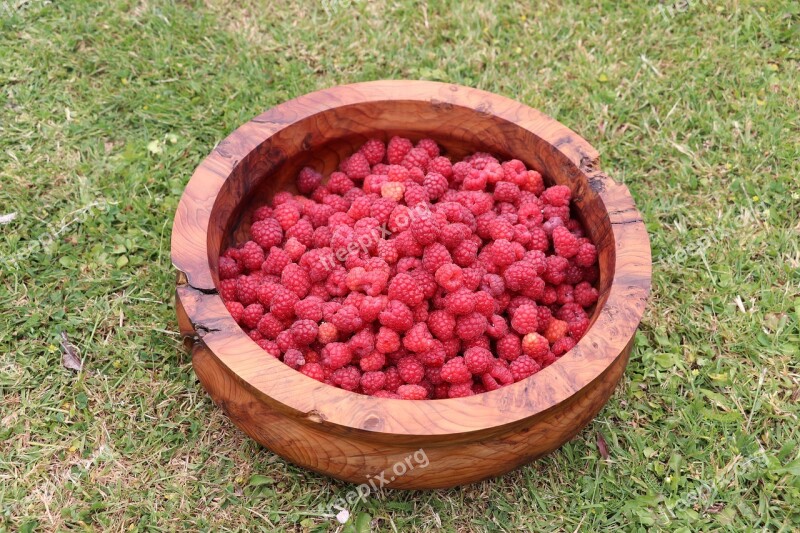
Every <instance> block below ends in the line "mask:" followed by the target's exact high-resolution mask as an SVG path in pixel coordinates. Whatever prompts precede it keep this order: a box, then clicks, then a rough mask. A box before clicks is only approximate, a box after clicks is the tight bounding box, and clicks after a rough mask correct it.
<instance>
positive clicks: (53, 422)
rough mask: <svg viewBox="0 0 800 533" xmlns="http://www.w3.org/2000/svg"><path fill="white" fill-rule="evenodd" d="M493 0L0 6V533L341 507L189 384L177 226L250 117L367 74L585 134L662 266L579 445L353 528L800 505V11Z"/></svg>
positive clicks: (735, 525) (388, 500) (730, 525)
mask: <svg viewBox="0 0 800 533" xmlns="http://www.w3.org/2000/svg"><path fill="white" fill-rule="evenodd" d="M17 3H18V2H14V1H13V0H12V1H11V2H9V4H15V5H16V4H17ZM486 4H487V3H474V4H473V3H470V4H466V3H463V4H462V3H461V2H456V1H450V2H446V3H438V2H429V3H425V2H409V1H406V0H397V1H393V2H388V3H385V2H366V1H353V2H351V3H349V2H338V3H331V2H328V5H329V6H330V11H331V15H330V17H329V16H328V15H327V14H326V12H325V10H324V9H323V7H322V6H321V5H320V4H314V3H302V4H294V3H289V2H285V3H284V2H274V3H270V5H269V7H263V6H261V3H259V2H256V1H255V0H250V1H247V2H232V1H231V2H227V3H226V2H222V1H218V0H210V1H209V2H208V3H203V2H198V1H190V0H186V1H180V2H172V1H163V0H140V1H138V2H137V1H116V0H115V1H108V2H99V1H91V2H89V1H80V2H78V1H63V2H62V1H59V2H52V3H50V2H44V1H42V0H31V1H29V2H27V3H25V4H23V5H22V6H21V7H20V8H19V9H16V10H13V14H12V13H10V11H12V10H5V9H3V7H2V4H0V215H4V214H8V213H12V212H15V213H17V218H16V219H15V220H13V221H11V222H10V223H8V224H4V225H0V276H1V277H0V305H2V313H0V530H2V531H5V530H7V531H31V530H41V531H48V530H84V529H86V530H112V531H121V530H126V531H137V530H163V531H171V530H182V529H201V530H210V531H228V530H252V531H256V530H261V531H275V530H284V529H286V530H309V529H310V530H326V529H328V528H330V529H331V530H333V529H335V528H336V527H337V526H336V523H335V521H334V522H329V521H328V520H327V519H325V518H321V517H319V516H318V514H317V507H318V506H319V505H320V504H324V503H327V502H329V501H331V500H332V499H333V498H335V497H337V496H338V495H342V494H344V493H346V492H347V491H348V490H351V489H352V488H353V487H352V486H350V485H347V484H344V483H339V482H335V481H332V480H330V479H326V478H323V477H321V476H318V475H315V474H312V473H309V472H306V471H304V470H302V469H299V468H296V467H294V466H292V465H290V464H287V463H286V462H284V461H283V460H281V459H279V458H277V457H276V456H275V455H273V454H271V453H270V452H268V451H266V450H264V449H262V448H260V447H259V446H257V445H256V444H254V443H253V442H252V441H250V440H248V439H247V438H245V437H243V436H242V434H240V433H239V432H238V431H237V430H236V429H235V427H234V426H233V425H232V424H231V423H230V422H229V421H228V420H227V419H226V418H225V417H224V416H223V415H222V414H221V413H220V411H219V410H218V409H217V408H215V407H214V406H213V404H212V403H211V401H210V400H209V399H208V397H207V396H206V394H205V393H204V392H203V391H202V390H201V388H200V387H199V385H198V383H197V381H196V379H195V378H194V376H193V373H192V371H191V365H190V362H189V358H188V356H187V355H186V353H185V352H184V350H183V347H182V345H181V342H180V339H179V338H178V335H177V334H176V330H177V325H176V322H175V318H174V312H173V308H172V292H173V289H174V272H173V270H172V267H171V264H170V259H169V237H170V227H171V220H172V216H173V213H174V211H175V208H176V205H177V202H178V199H179V197H180V194H181V191H182V190H183V187H184V186H185V184H186V182H187V180H188V178H189V176H190V174H191V172H192V170H193V169H194V167H195V166H197V164H198V163H199V162H200V161H201V159H202V158H203V157H204V155H205V154H206V153H208V152H209V151H210V150H211V149H212V147H213V146H214V145H215V143H217V142H218V141H220V140H221V139H223V138H224V137H225V136H226V135H228V134H229V133H230V132H231V131H232V130H233V129H234V128H235V127H236V126H237V125H239V124H241V123H242V122H244V121H246V120H248V119H249V118H251V117H252V116H253V115H255V114H257V113H259V112H261V111H262V110H264V109H266V108H269V107H270V106H272V105H274V104H277V103H279V102H282V101H285V100H287V99H289V98H292V97H295V96H298V95H300V94H303V93H306V92H309V91H312V90H315V89H319V88H324V87H328V86H331V85H335V84H340V83H348V82H354V81H362V80H371V79H378V78H424V79H433V80H444V81H449V82H454V83H460V84H464V85H470V86H476V87H479V88H482V89H486V90H489V91H494V92H497V93H500V94H504V95H507V96H510V97H512V98H515V99H518V100H520V101H522V102H524V103H526V104H529V105H531V106H533V107H536V108H539V109H541V110H542V111H544V112H545V113H547V114H549V115H551V116H554V117H555V118H557V119H558V120H559V121H561V122H563V123H564V124H566V125H568V126H569V127H571V128H573V129H575V130H576V131H578V132H579V133H580V134H582V135H583V136H584V137H585V138H587V139H588V140H589V141H590V142H591V143H592V144H594V145H595V146H596V147H597V148H598V150H599V151H600V152H601V154H602V163H603V167H604V168H605V169H606V170H607V171H608V173H609V174H610V175H612V176H613V177H615V178H616V179H617V180H620V181H623V182H625V184H626V185H627V186H628V187H629V188H630V190H631V192H632V194H633V196H634V198H635V199H636V201H637V205H638V207H639V208H640V210H641V211H642V214H643V216H644V219H645V221H646V222H647V227H648V229H649V231H650V236H651V240H652V247H653V267H654V278H653V296H652V299H651V301H650V304H649V307H648V310H647V313H646V316H645V318H644V321H643V323H642V326H641V330H640V333H639V334H638V336H637V338H636V346H635V350H634V352H633V354H632V358H631V362H630V365H629V367H628V370H627V372H626V374H625V377H624V379H623V381H622V383H621V385H620V387H619V388H618V390H617V391H616V393H615V394H614V396H613V398H612V399H611V401H610V402H609V404H608V405H607V406H606V408H605V409H604V410H603V411H602V412H601V413H600V414H599V415H598V417H597V418H596V419H595V421H594V422H592V423H591V424H590V425H589V426H588V427H587V428H586V429H585V430H584V431H582V432H581V433H580V434H579V435H578V436H577V437H576V438H575V439H574V440H573V441H572V442H570V443H568V444H566V445H565V446H564V447H563V448H561V449H560V450H559V451H557V452H555V453H553V454H551V455H550V456H548V457H546V458H544V459H542V460H540V461H538V462H536V463H534V464H532V465H530V466H528V467H526V468H523V469H520V470H518V471H516V472H514V473H512V474H509V475H507V476H505V477H503V478H501V479H497V480H494V481H487V482H484V483H480V484H476V485H473V486H468V487H463V488H460V489H457V490H449V491H431V492H389V493H386V494H383V495H380V496H375V497H373V498H371V499H369V500H368V501H367V502H366V503H363V504H360V505H359V506H358V507H357V508H355V509H351V511H352V512H353V513H354V514H355V515H359V514H362V518H361V520H362V522H361V524H360V525H363V524H364V523H365V522H366V520H367V517H365V516H363V514H369V515H370V517H371V518H372V521H371V525H372V528H373V529H374V530H383V531H414V530H420V531H422V530H430V529H436V528H441V529H442V530H446V531H484V530H517V531H532V530H564V531H574V530H604V529H605V528H608V527H621V528H624V529H626V530H640V531H645V530H648V529H650V528H657V529H670V530H683V531H698V530H703V531H710V530H729V531H744V530H749V529H757V530H770V531H792V530H797V529H798V528H800V512H798V511H797V508H798V505H800V481H798V475H800V459H798V441H800V432H798V429H797V428H798V414H800V409H798V402H797V401H798V397H800V364H799V362H800V349H798V346H799V345H800V274H799V272H800V222H798V221H799V220H800V187H798V186H799V185H800V178H798V176H800V157H798V156H800V101H799V99H800V93H798V81H797V80H798V78H799V77H800V64H799V63H798V60H799V59H800V53H799V52H798V50H800V30H798V24H799V23H800V8H798V5H797V4H796V3H793V2H789V1H780V2H779V1H771V2H768V1H761V2H749V1H741V2H734V1H728V2H723V3H720V4H716V3H714V4H712V3H711V2H708V1H702V2H701V1H696V2H694V1H693V2H689V3H688V7H686V8H685V9H684V10H674V12H673V14H670V12H669V11H667V10H665V11H664V12H662V11H660V10H659V9H658V8H657V7H656V6H657V5H658V4H656V3H654V2H653V3H649V4H646V3H626V2H611V1H602V2H589V1H580V2H557V1H545V2H537V3H536V6H535V7H530V8H529V7H523V6H522V5H519V4H524V3H516V2H503V3H502V4H503V5H495V6H494V7H492V8H490V7H488V6H487V5H486ZM61 331H64V332H66V333H67V334H68V336H69V338H70V339H71V340H72V341H73V342H74V343H75V344H76V345H77V346H78V347H79V349H80V350H81V354H82V357H83V359H84V371H83V372H81V373H78V374H76V373H73V372H71V371H69V370H65V369H63V368H62V367H61V351H60V348H59V342H58V341H59V333H60V332H61ZM598 435H602V436H603V437H604V438H605V440H606V442H607V443H608V450H609V453H610V458H609V459H607V460H604V459H602V458H601V457H600V455H599V453H598V449H597V445H596V441H597V437H598ZM348 527H352V526H348Z"/></svg>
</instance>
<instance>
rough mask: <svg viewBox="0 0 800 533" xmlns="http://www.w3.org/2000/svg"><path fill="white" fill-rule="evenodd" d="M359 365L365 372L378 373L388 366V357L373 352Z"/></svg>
mask: <svg viewBox="0 0 800 533" xmlns="http://www.w3.org/2000/svg"><path fill="white" fill-rule="evenodd" d="M358 364H359V366H360V367H361V370H363V371H364V372H376V371H378V370H381V369H383V367H384V365H385V364H386V356H385V355H384V354H382V353H381V352H372V353H370V354H367V355H365V356H363V357H362V358H361V359H360V360H359V362H358Z"/></svg>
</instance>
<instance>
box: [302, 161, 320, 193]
mask: <svg viewBox="0 0 800 533" xmlns="http://www.w3.org/2000/svg"><path fill="white" fill-rule="evenodd" d="M320 183H322V174H320V173H319V172H317V171H316V170H314V169H313V168H311V167H305V168H303V170H301V171H300V173H299V174H298V175H297V181H296V184H297V190H298V191H300V193H302V194H311V193H312V192H314V189H316V188H317V187H319V184H320Z"/></svg>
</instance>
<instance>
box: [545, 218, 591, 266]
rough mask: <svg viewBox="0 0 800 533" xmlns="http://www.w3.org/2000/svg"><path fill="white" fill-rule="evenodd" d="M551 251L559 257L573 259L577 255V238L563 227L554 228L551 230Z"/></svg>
mask: <svg viewBox="0 0 800 533" xmlns="http://www.w3.org/2000/svg"><path fill="white" fill-rule="evenodd" d="M553 249H555V252H556V253H557V254H558V255H560V256H561V257H566V258H567V259H569V258H571V257H574V256H575V254H577V253H578V238H577V237H575V235H573V234H572V232H570V231H569V230H568V229H567V228H565V227H564V226H559V227H556V228H554V229H553ZM590 264H591V263H590ZM587 266H589V265H587Z"/></svg>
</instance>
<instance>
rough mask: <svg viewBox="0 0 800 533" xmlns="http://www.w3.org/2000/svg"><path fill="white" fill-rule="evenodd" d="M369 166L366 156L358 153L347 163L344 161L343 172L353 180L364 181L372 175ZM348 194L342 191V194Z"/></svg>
mask: <svg viewBox="0 0 800 533" xmlns="http://www.w3.org/2000/svg"><path fill="white" fill-rule="evenodd" d="M381 157H382V156H381ZM369 166H370V162H369V160H368V159H367V157H366V154H363V153H361V152H356V153H354V154H353V155H351V156H350V157H349V158H348V159H347V160H346V161H344V165H343V167H344V168H343V170H344V173H345V174H347V177H348V178H350V179H351V180H363V179H364V178H366V177H367V176H368V175H369V173H370V168H369ZM348 190H349V189H348ZM346 192H347V190H345V191H342V192H341V193H340V194H344V193H346Z"/></svg>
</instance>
